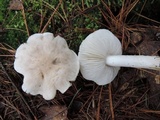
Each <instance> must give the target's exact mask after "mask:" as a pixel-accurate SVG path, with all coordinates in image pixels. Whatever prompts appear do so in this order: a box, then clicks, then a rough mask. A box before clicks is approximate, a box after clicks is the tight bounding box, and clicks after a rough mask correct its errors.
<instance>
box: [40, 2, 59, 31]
mask: <svg viewBox="0 0 160 120" xmlns="http://www.w3.org/2000/svg"><path fill="white" fill-rule="evenodd" d="M61 3H62V0H60V2H59V4H58V5H57V7H56V9H55V10H54V12H53V13H52V15H51V17H50V18H49V20H48V21H47V23H46V24H45V26H44V27H43V29H42V31H41V33H43V32H44V31H45V29H46V28H47V26H48V25H49V23H50V21H51V19H52V18H53V16H54V14H55V13H56V11H57V10H58V8H59V7H60V5H61Z"/></svg>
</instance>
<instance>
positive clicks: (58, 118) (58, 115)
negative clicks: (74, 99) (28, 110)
mask: <svg viewBox="0 0 160 120" xmlns="http://www.w3.org/2000/svg"><path fill="white" fill-rule="evenodd" d="M40 110H41V111H42V112H43V113H45V116H44V117H43V118H41V119H40V120H68V118H67V107H65V106H60V105H56V106H50V107H48V106H42V107H41V108H40Z"/></svg>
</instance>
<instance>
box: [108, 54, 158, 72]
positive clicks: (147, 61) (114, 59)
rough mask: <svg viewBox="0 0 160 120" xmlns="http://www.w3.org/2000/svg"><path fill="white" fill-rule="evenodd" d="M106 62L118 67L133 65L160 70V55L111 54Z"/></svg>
mask: <svg viewBox="0 0 160 120" xmlns="http://www.w3.org/2000/svg"><path fill="white" fill-rule="evenodd" d="M106 64H107V65H109V66H116V67H133V68H146V69H153V70H160V57H158V56H143V55H137V56H136V55H110V56H108V57H107V58H106Z"/></svg>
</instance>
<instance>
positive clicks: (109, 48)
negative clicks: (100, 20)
mask: <svg viewBox="0 0 160 120" xmlns="http://www.w3.org/2000/svg"><path fill="white" fill-rule="evenodd" d="M121 54H122V47H121V43H120V41H119V40H118V38H117V37H116V36H115V35H113V34H112V33H111V32H110V31H109V30H106V29H100V30H97V31H95V32H93V33H91V34H90V35H88V36H87V37H86V39H85V40H84V41H83V42H82V44H81V45H80V49H79V53H78V57H79V61H80V71H81V73H82V75H83V77H84V78H85V79H88V80H91V81H94V82H96V83H97V84H98V85H105V84H108V83H110V82H111V81H112V80H113V79H114V78H115V77H116V75H117V73H118V71H119V69H120V67H134V68H146V69H153V70H160V57H158V56H143V55H137V56H136V55H121Z"/></svg>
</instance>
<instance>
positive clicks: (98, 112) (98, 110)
mask: <svg viewBox="0 0 160 120" xmlns="http://www.w3.org/2000/svg"><path fill="white" fill-rule="evenodd" d="M102 90H103V86H102V87H101V91H100V94H99V100H98V108H97V118H96V120H99V118H100V117H99V116H100V115H99V114H100V103H101V96H102Z"/></svg>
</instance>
